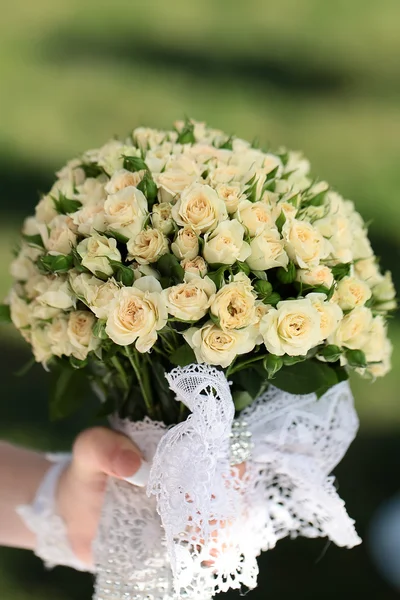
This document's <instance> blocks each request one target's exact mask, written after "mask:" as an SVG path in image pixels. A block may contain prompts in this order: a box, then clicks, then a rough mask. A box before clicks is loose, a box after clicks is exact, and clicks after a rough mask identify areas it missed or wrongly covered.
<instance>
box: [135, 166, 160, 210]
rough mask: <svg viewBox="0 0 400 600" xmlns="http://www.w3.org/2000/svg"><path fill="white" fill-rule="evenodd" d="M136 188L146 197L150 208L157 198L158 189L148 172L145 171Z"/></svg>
mask: <svg viewBox="0 0 400 600" xmlns="http://www.w3.org/2000/svg"><path fill="white" fill-rule="evenodd" d="M137 188H138V190H140V191H141V192H143V194H144V195H145V196H146V198H147V200H148V202H149V205H150V207H151V206H152V205H153V204H154V201H155V199H156V198H157V193H158V188H157V184H156V182H155V181H154V179H153V178H152V176H151V174H150V172H149V171H146V173H145V175H144V177H143V179H142V181H141V182H140V183H139V185H138V186H137Z"/></svg>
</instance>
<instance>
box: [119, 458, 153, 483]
mask: <svg viewBox="0 0 400 600" xmlns="http://www.w3.org/2000/svg"><path fill="white" fill-rule="evenodd" d="M149 475H150V465H149V463H148V462H146V461H145V460H142V462H141V465H140V467H139V470H138V471H136V473H134V474H133V475H131V476H130V477H124V481H127V482H128V483H131V484H132V485H137V486H138V487H144V486H145V485H147V482H148V480H149Z"/></svg>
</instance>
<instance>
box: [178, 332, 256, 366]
mask: <svg viewBox="0 0 400 600" xmlns="http://www.w3.org/2000/svg"><path fill="white" fill-rule="evenodd" d="M183 337H184V338H185V340H186V342H187V343H188V344H189V346H190V347H191V348H192V349H193V350H194V353H195V355H196V359H197V362H199V363H207V364H209V365H220V366H221V367H224V368H226V367H229V365H230V364H231V363H232V362H233V360H234V359H235V358H236V356H237V355H238V354H246V353H247V352H251V351H252V350H253V348H254V346H255V337H254V332H253V330H252V328H251V327H248V328H247V329H240V330H231V331H223V330H222V329H221V328H220V327H218V326H217V325H215V324H214V323H213V322H212V321H208V322H207V323H206V324H205V325H203V327H202V328H201V329H198V328H196V327H190V329H188V330H187V331H185V332H184V333H183Z"/></svg>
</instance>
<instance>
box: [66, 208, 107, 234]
mask: <svg viewBox="0 0 400 600" xmlns="http://www.w3.org/2000/svg"><path fill="white" fill-rule="evenodd" d="M71 218H72V221H73V223H74V225H75V226H76V228H77V230H78V233H80V234H81V235H85V236H90V235H92V234H94V233H96V232H98V231H101V232H103V231H105V230H106V229H107V224H106V217H105V214H104V202H98V203H96V204H87V205H86V206H84V207H83V208H81V209H80V210H77V211H76V212H75V213H74V214H73V215H71Z"/></svg>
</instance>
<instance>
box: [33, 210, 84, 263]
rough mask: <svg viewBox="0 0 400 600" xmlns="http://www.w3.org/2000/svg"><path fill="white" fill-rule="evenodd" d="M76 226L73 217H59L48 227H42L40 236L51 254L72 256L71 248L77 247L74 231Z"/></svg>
mask: <svg viewBox="0 0 400 600" xmlns="http://www.w3.org/2000/svg"><path fill="white" fill-rule="evenodd" d="M73 226H74V224H73V221H72V219H71V217H69V216H66V215H58V216H57V217H55V218H54V219H53V220H52V221H51V222H50V223H49V226H48V227H47V226H46V225H41V226H40V234H41V236H42V240H43V243H44V246H45V248H46V250H47V251H48V253H49V254H53V255H57V254H70V252H71V248H72V247H74V246H75V245H76V235H75V233H74V232H73V231H72V228H73Z"/></svg>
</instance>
